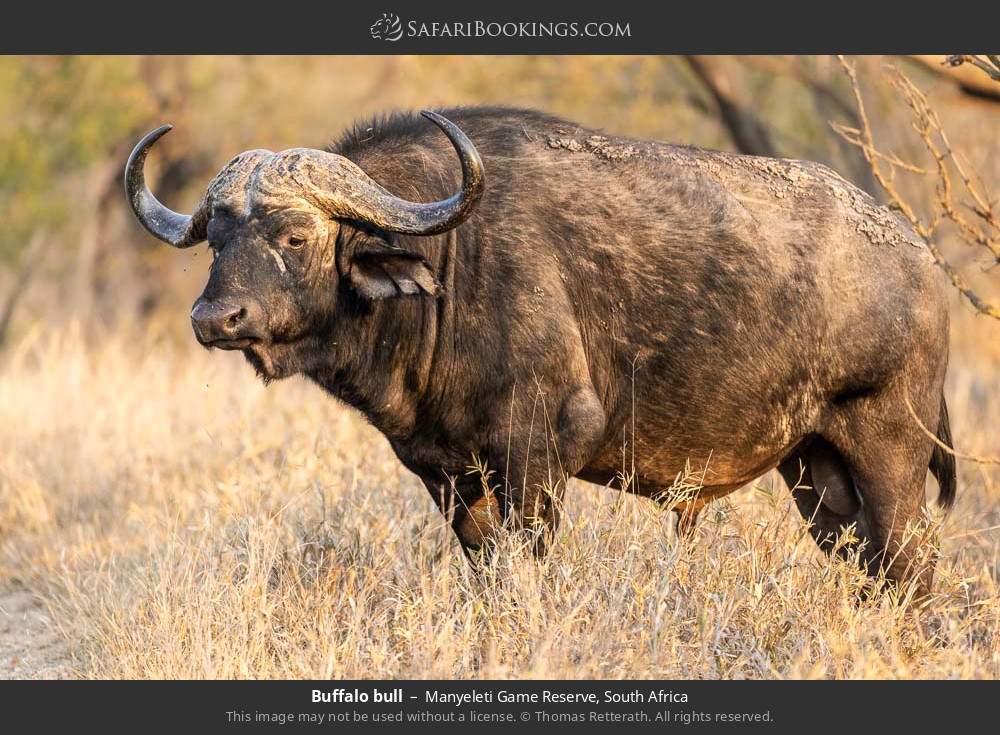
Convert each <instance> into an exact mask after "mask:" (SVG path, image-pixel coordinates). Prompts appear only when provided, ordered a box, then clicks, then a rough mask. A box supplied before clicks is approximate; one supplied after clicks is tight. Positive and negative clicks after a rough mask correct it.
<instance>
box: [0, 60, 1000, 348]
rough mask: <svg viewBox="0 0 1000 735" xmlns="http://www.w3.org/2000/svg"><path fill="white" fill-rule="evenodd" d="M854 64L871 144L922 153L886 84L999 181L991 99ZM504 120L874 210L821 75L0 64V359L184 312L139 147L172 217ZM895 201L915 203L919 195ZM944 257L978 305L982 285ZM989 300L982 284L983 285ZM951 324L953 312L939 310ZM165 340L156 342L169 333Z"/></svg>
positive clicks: (651, 65)
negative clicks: (132, 189)
mask: <svg viewBox="0 0 1000 735" xmlns="http://www.w3.org/2000/svg"><path fill="white" fill-rule="evenodd" d="M853 61H854V62H855V63H856V64H857V70H858V77H859V79H860V80H861V84H862V88H863V89H864V92H865V95H866V98H865V101H866V103H867V107H868V115H869V117H870V119H871V122H872V125H873V128H874V133H875V137H876V138H877V139H878V140H879V142H880V143H881V144H883V145H884V146H885V147H886V148H887V149H891V150H893V151H894V152H895V153H896V154H898V155H900V156H903V157H907V156H909V155H910V154H911V153H912V154H913V155H914V156H916V155H917V154H918V153H919V152H920V151H919V150H917V149H919V147H920V142H919V140H918V139H915V138H914V137H913V135H912V133H913V131H912V130H911V129H910V116H909V114H908V111H907V110H906V109H905V105H902V104H901V103H900V101H899V99H898V98H897V97H896V96H894V94H893V91H892V90H891V88H890V87H889V85H887V84H885V83H884V75H885V74H886V67H887V65H897V66H899V67H900V68H902V69H903V70H904V71H905V72H906V73H907V74H908V75H909V76H910V77H911V79H913V80H914V82H915V83H916V84H917V85H918V86H919V87H920V88H921V89H923V90H924V91H925V92H926V93H927V94H928V97H929V99H930V100H931V101H932V102H933V104H934V105H935V109H936V110H937V111H938V113H939V114H940V116H941V118H942V121H943V124H944V126H945V127H946V128H947V130H948V132H949V134H950V137H951V141H952V143H953V144H954V145H955V147H956V148H960V149H961V150H962V152H963V154H964V156H966V157H967V158H968V159H969V160H970V161H971V162H972V163H973V164H974V167H975V169H976V170H977V171H978V173H979V175H980V176H981V177H982V178H983V179H984V180H985V181H986V182H987V183H995V182H997V181H998V179H1000V146H998V145H997V144H998V136H1000V125H998V122H1000V94H998V91H1000V84H995V85H994V86H995V87H996V90H993V89H992V88H990V87H989V86H988V85H987V86H983V85H982V82H989V81H990V80H988V78H986V77H985V76H982V80H980V79H979V78H978V77H977V76H969V72H972V73H973V74H975V73H976V70H974V69H971V68H959V69H950V68H945V67H942V66H940V64H939V63H938V62H934V61H931V60H928V59H926V58H923V59H914V58H906V59H904V58H889V57H885V58H883V57H863V58H860V59H855V60H853ZM481 103H488V104H505V105H514V106H529V107H536V108H541V109H544V110H548V111H551V112H554V113H557V114H560V115H563V116H566V117H568V118H570V119H571V120H574V121H577V122H580V123H581V124H584V125H587V126H590V127H598V128H604V129H605V130H607V131H609V132H611V133H619V134H627V135H632V136H637V137H651V138H656V139H660V140H666V141H671V142H677V143H685V144H692V145H698V146H705V147H711V148H720V149H731V150H742V151H744V152H754V153H763V154H773V155H779V156H783V157H791V158H808V159H814V160H819V161H822V162H824V163H827V164H829V165H831V166H833V167H834V168H836V169H837V170H838V171H840V172H841V173H842V174H843V175H844V176H845V177H847V178H848V179H851V180H853V181H854V182H855V183H857V184H858V185H860V186H862V187H864V188H866V189H868V190H869V191H871V192H872V193H873V194H876V195H877V196H879V192H878V188H877V186H876V185H875V182H874V181H873V179H872V176H871V173H870V171H869V168H868V166H867V165H866V162H865V161H864V158H863V157H862V156H861V154H860V152H859V150H858V149H857V148H855V147H853V146H851V145H849V144H848V143H846V142H845V141H844V140H843V139H842V138H841V137H840V136H838V135H837V134H836V133H834V131H833V130H832V129H831V122H834V121H836V122H839V123H841V124H843V125H846V126H856V125H857V122H858V120H857V116H856V113H855V106H854V100H853V97H852V94H851V88H850V85H849V83H848V81H847V79H846V77H845V75H844V74H843V71H842V69H841V68H840V66H839V65H838V63H837V60H836V59H834V58H831V57H815V58H814V57H637V56H629V57H580V56H554V57H529V56H523V57H432V56H422V57H405V56H392V57H160V56H158V57H69V56H67V57H4V58H0V104H2V107H3V109H4V110H6V111H7V114H5V115H4V116H2V118H0V220H2V222H3V227H2V228H0V341H2V340H4V338H5V337H6V338H9V337H10V336H11V335H15V334H17V333H18V332H20V331H23V330H25V329H27V328H28V326H29V325H31V324H37V323H39V322H42V323H44V324H47V325H49V324H60V323H65V322H66V321H67V320H74V321H77V322H79V323H80V324H82V325H83V326H84V328H85V330H87V331H94V330H96V331H108V330H114V329H117V328H119V327H121V326H122V324H132V323H135V322H137V321H139V320H148V319H149V318H150V317H154V316H155V315H156V314H158V313H167V312H165V311H164V310H166V309H182V311H180V312H176V311H174V312H169V313H171V314H173V316H177V314H178V313H179V314H181V315H182V316H177V318H171V319H170V323H171V324H172V325H174V326H175V327H176V328H177V330H178V333H179V334H186V330H187V325H186V321H187V320H186V318H183V315H184V314H186V310H183V309H185V308H186V307H187V306H188V305H189V304H190V303H191V302H192V301H193V300H194V298H195V297H196V296H197V293H198V291H199V290H200V287H201V283H202V281H203V279H204V276H205V270H206V269H207V267H208V262H209V258H208V256H207V255H206V254H205V252H204V248H203V247H198V248H193V249H191V250H189V251H180V252H179V251H176V250H171V249H170V248H167V247H165V246H163V245H160V244H158V243H156V242H155V241H153V240H152V239H151V238H150V237H148V236H147V235H146V234H145V233H144V232H143V231H142V230H141V229H140V228H139V226H138V225H137V224H136V223H135V222H134V220H133V218H132V217H131V215H130V214H129V212H128V210H127V207H126V203H125V198H124V196H123V194H122V188H121V173H122V168H123V166H124V162H125V159H126V157H127V155H128V152H129V150H130V149H131V147H132V145H133V144H134V143H135V141H136V140H137V139H138V138H139V137H140V136H141V135H142V134H143V133H144V132H145V131H147V130H149V129H150V128H152V127H154V126H156V125H159V124H160V123H163V122H171V123H173V124H174V125H175V130H174V132H173V133H171V135H170V136H168V137H167V138H165V139H164V141H163V143H162V144H161V145H160V146H158V147H157V151H156V154H155V155H154V156H153V159H151V161H150V171H151V176H150V183H151V187H152V188H153V189H154V191H155V192H156V193H157V194H158V196H159V197H160V198H161V199H162V200H164V201H165V202H167V203H168V204H170V205H171V206H173V207H174V208H175V209H179V210H182V211H188V210H190V209H191V208H192V206H193V204H194V202H195V201H196V199H197V198H198V197H199V196H200V194H201V192H202V190H203V187H204V186H205V184H206V183H207V181H208V180H209V178H210V177H211V176H212V175H213V174H214V173H215V171H217V170H218V168H219V167H220V166H221V165H222V164H223V163H225V162H226V161H227V160H228V159H229V158H230V157H231V156H232V155H234V154H235V153H237V152H239V151H241V150H244V149H247V148H258V147H263V148H270V149H273V150H279V149H282V148H287V147H293V146H312V147H321V146H323V145H324V144H325V143H326V142H327V141H329V140H330V139H332V138H335V137H336V136H337V134H338V133H339V132H340V131H341V130H342V129H343V128H344V127H345V126H347V125H349V124H350V123H352V122H353V121H354V120H356V119H358V118H363V117H365V116H368V115H371V114H373V113H378V112H384V111H388V110H391V109H398V108H423V107H430V106H445V105H468V104H481ZM911 179H912V180H909V181H907V182H906V183H905V187H906V191H907V192H908V195H909V196H911V197H914V198H915V200H916V201H918V202H919V201H925V202H929V201H930V200H931V199H932V198H933V196H934V182H933V180H932V179H925V178H922V177H920V176H915V177H911ZM943 240H944V241H943V242H942V243H941V247H942V249H943V250H944V252H945V253H947V254H948V257H949V258H950V259H953V260H954V261H955V262H956V264H957V265H958V266H959V267H960V268H962V270H963V272H964V273H966V275H967V277H968V279H969V280H970V281H971V282H972V283H973V284H974V285H976V287H977V288H982V289H985V290H986V293H987V294H991V293H994V292H995V291H996V289H995V288H991V285H990V273H989V271H988V268H987V267H988V266H992V265H995V263H984V262H982V260H981V258H980V256H981V253H976V252H975V251H974V250H972V249H970V248H967V247H963V246H962V245H961V243H959V242H954V243H950V242H948V236H947V233H946V232H945V233H944V235H943ZM993 280H994V281H995V280H997V279H993ZM956 308H958V309H963V308H965V307H964V306H963V305H961V304H959V303H958V302H957V299H956ZM171 331H173V327H172V328H171Z"/></svg>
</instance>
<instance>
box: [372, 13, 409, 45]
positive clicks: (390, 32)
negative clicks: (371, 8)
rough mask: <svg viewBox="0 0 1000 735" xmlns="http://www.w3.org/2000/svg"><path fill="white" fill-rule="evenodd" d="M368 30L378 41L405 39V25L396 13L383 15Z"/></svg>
mask: <svg viewBox="0 0 1000 735" xmlns="http://www.w3.org/2000/svg"><path fill="white" fill-rule="evenodd" d="M368 30H369V31H370V32H371V34H372V38H374V39H375V40H376V41H398V40H399V39H400V38H402V37H403V24H402V22H400V20H399V16H398V15H396V14H395V13H382V17H381V18H379V19H378V20H377V21H375V22H374V23H372V27H371V28H369V29H368Z"/></svg>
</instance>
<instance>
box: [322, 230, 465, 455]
mask: <svg viewBox="0 0 1000 735" xmlns="http://www.w3.org/2000/svg"><path fill="white" fill-rule="evenodd" d="M427 241H428V242H427V245H426V252H425V257H426V258H427V260H428V262H429V263H431V265H432V266H433V269H434V272H435V275H436V277H437V279H438V281H439V283H440V284H441V291H440V293H439V294H438V295H436V296H431V295H427V294H424V295H419V296H399V297H396V298H389V299H382V300H376V301H364V300H361V299H359V298H358V297H357V296H356V295H354V294H352V293H345V294H344V295H343V296H342V298H341V306H340V307H339V308H338V318H337V319H336V320H335V323H334V325H333V326H332V327H331V328H330V330H329V333H328V335H327V336H326V337H325V338H324V346H323V353H324V358H323V360H322V361H321V364H320V365H319V366H318V367H317V368H316V369H314V370H311V371H309V372H308V373H307V374H308V375H309V377H310V378H311V379H312V380H314V381H315V382H316V383H317V384H318V385H320V386H321V387H322V388H324V389H325V390H327V391H328V392H329V393H331V394H332V395H334V396H335V397H337V398H339V399H340V400H342V401H344V402H345V403H347V404H348V405H350V406H352V407H353V408H356V409H357V410H359V411H361V412H362V413H363V414H364V415H365V417H366V418H367V419H368V421H370V422H371V423H372V425H374V426H375V427H376V428H377V429H379V430H380V431H381V432H382V433H383V434H385V435H386V436H387V437H388V438H389V439H390V440H393V441H396V442H404V441H406V440H407V439H408V438H409V437H410V436H411V435H412V434H413V433H414V431H415V428H416V427H417V426H418V425H421V424H425V423H427V422H428V421H433V413H434V406H435V405H436V404H437V397H438V396H440V395H442V392H443V390H442V382H443V380H444V376H446V375H447V374H448V373H450V372H451V371H450V370H448V369H447V367H446V363H447V362H448V361H449V360H450V356H451V353H452V345H451V343H450V337H449V335H450V333H451V325H452V322H453V301H452V295H453V292H454V269H455V257H456V255H457V247H456V245H457V238H456V236H455V234H454V232H450V233H446V234H444V235H441V236H437V237H433V238H427Z"/></svg>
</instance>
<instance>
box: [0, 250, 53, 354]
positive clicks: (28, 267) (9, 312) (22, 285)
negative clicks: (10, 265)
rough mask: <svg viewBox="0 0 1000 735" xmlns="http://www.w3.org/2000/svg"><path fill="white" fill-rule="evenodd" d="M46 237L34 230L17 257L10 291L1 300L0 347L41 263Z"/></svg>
mask: <svg viewBox="0 0 1000 735" xmlns="http://www.w3.org/2000/svg"><path fill="white" fill-rule="evenodd" d="M46 237H47V234H46V233H45V232H44V231H43V230H35V234H34V235H32V236H31V241H30V242H29V243H28V247H27V248H25V249H24V251H23V252H22V253H21V257H20V258H19V259H18V268H17V273H16V275H15V277H14V283H13V285H12V286H11V289H10V291H8V292H7V296H6V298H5V299H4V301H3V307H2V308H0V347H3V345H4V343H5V342H6V341H7V336H8V333H9V331H10V325H11V322H12V321H13V319H14V312H15V311H16V310H17V305H18V304H19V303H20V302H21V298H22V297H23V296H24V294H25V292H27V290H28V284H29V283H31V279H32V278H33V277H34V275H35V273H36V272H37V270H38V266H39V265H40V263H41V260H42V251H43V248H44V246H45V243H46Z"/></svg>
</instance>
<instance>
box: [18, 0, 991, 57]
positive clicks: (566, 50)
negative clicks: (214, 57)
mask: <svg viewBox="0 0 1000 735" xmlns="http://www.w3.org/2000/svg"><path fill="white" fill-rule="evenodd" d="M998 8H1000V6H998V5H997V4H996V3H987V4H981V5H980V6H978V7H976V8H975V9H974V10H973V9H971V8H970V9H965V10H960V9H957V8H947V7H944V6H940V7H938V8H936V9H935V10H934V12H933V13H930V14H928V13H927V12H925V11H922V10H921V9H920V8H919V7H918V6H917V5H914V4H912V3H907V4H905V5H904V4H896V6H894V4H891V3H872V2H867V3H860V2H839V3H815V2H801V1H800V2H796V3H792V2H784V3H776V2H732V1H729V0H727V1H725V2H719V1H716V2H669V1H668V2H659V3H655V2H650V1H649V0H644V1H643V2H636V1H635V0H613V1H612V0H609V1H608V2H603V3H593V2H589V3H588V2H583V0H580V1H579V2H560V3H552V2H548V3H539V2H527V1H524V0H519V1H517V2H514V1H505V2H503V3H499V2H498V3H481V2H476V3H473V2H468V0H467V1H466V2H455V0H426V1H425V2H404V1H403V0H385V1H384V2H383V1H382V0H379V1H378V2H371V3H340V2H328V3H323V2H315V0H313V1H312V2H302V1H301V0H283V1H282V2H273V1H272V2H266V1H265V2H259V3H253V4H251V3H240V4H235V3H228V4H224V3H207V2H201V3H198V4H194V3H191V4H185V3H182V2H169V1H168V2H161V3H150V2H145V3H142V2H135V3H129V4H121V5H119V6H118V7H116V8H114V9H111V8H102V7H101V6H100V4H98V3H94V2H90V3H66V4H64V5H61V6H60V7H59V8H58V9H55V8H53V7H50V6H49V5H48V4H47V3H35V4H31V3H15V4H12V5H9V6H8V7H7V8H5V17H4V19H3V21H2V22H0V51H3V52H4V53H8V54H33V53H106V54H150V53H157V54H160V53H171V54H238V53H267V54H401V53H406V54H411V53H412V54H669V53H831V52H843V53H985V52H997V51H1000V47H998V44H1000V40H998V34H997V29H998V28H1000V17H998V16H1000V10H998Z"/></svg>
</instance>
